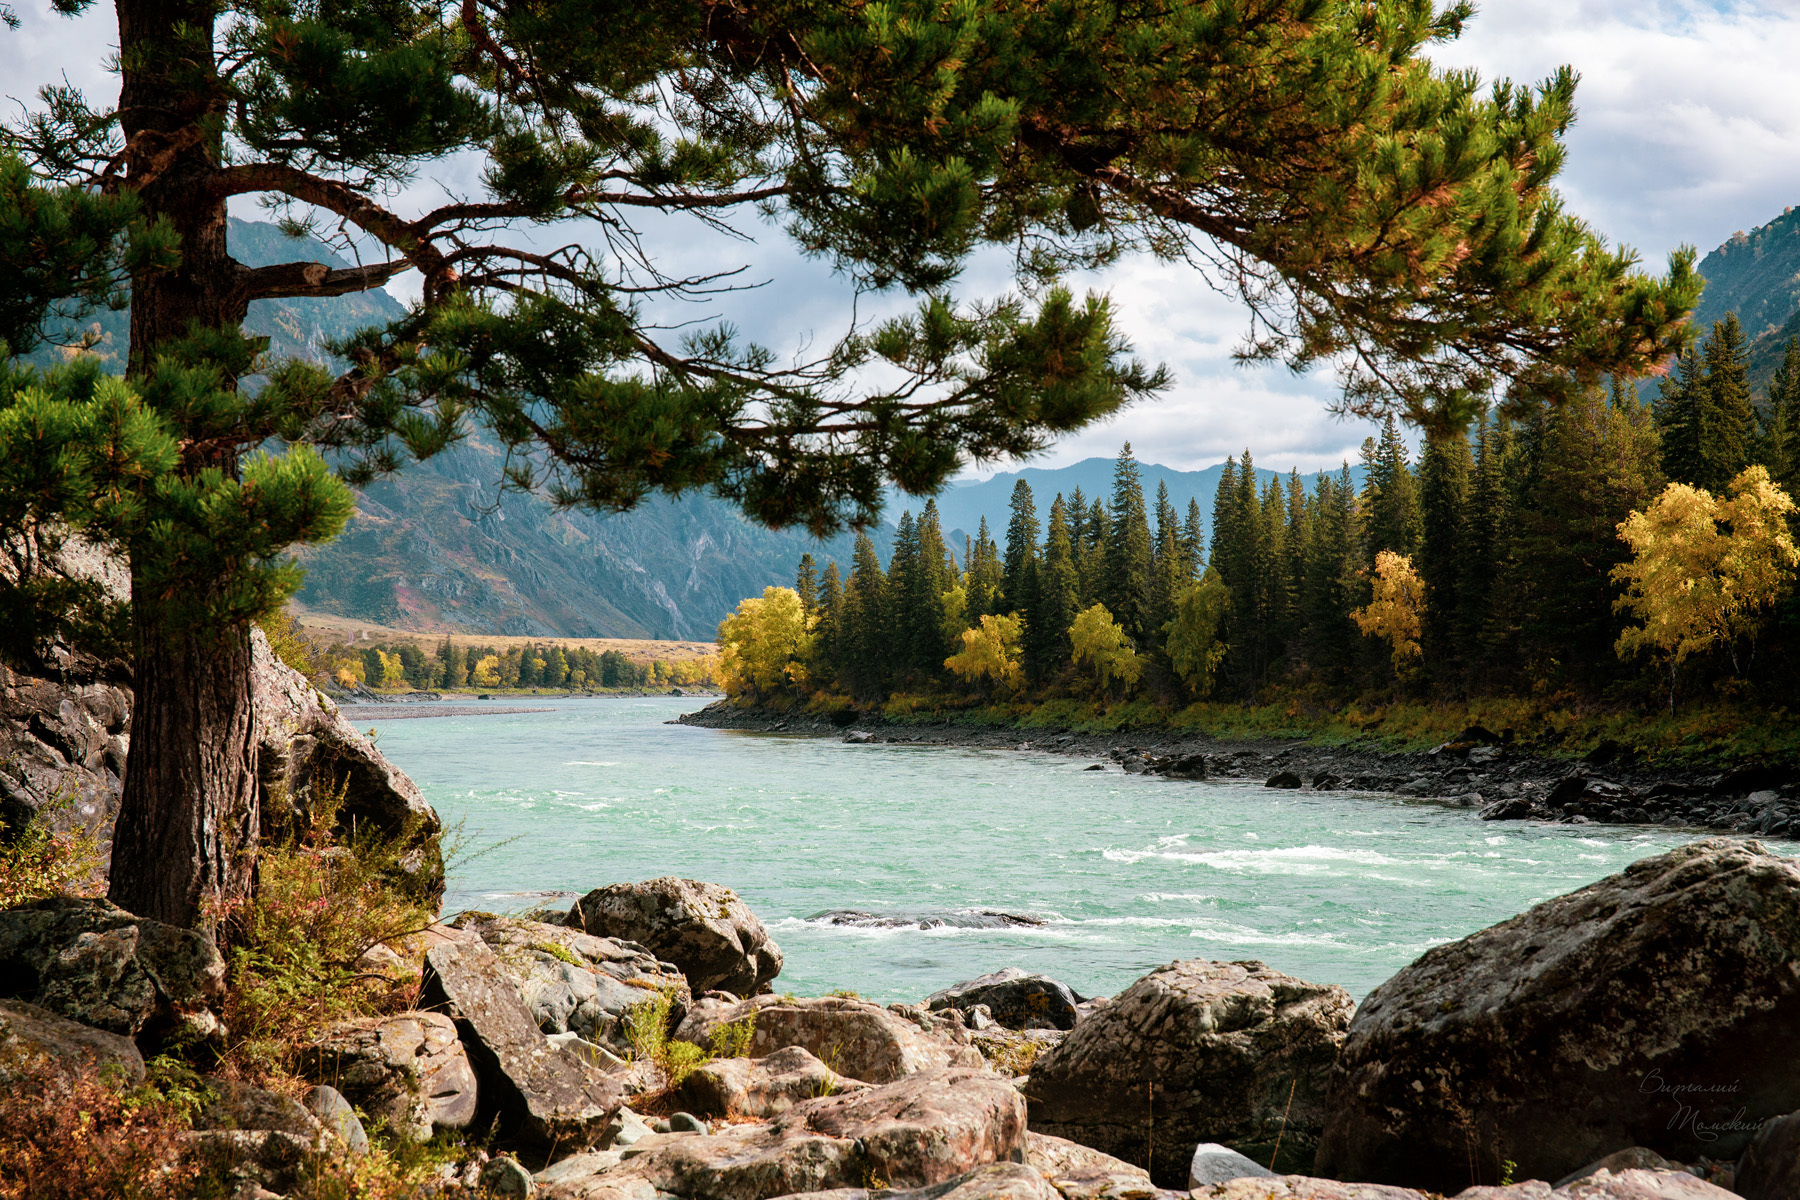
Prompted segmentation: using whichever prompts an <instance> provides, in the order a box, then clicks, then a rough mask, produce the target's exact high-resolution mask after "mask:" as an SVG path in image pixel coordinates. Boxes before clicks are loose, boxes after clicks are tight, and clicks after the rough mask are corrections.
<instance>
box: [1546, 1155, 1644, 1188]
mask: <svg viewBox="0 0 1800 1200" xmlns="http://www.w3.org/2000/svg"><path fill="white" fill-rule="evenodd" d="M1634 1167H1636V1168H1641V1169H1644V1170H1649V1171H1667V1170H1670V1169H1671V1165H1670V1163H1669V1160H1668V1159H1666V1158H1664V1157H1663V1156H1662V1155H1660V1154H1658V1153H1657V1152H1656V1151H1654V1150H1652V1149H1650V1148H1649V1147H1648V1146H1627V1147H1626V1148H1625V1149H1623V1150H1615V1151H1613V1152H1612V1153H1611V1154H1609V1155H1607V1156H1606V1157H1605V1158H1603V1159H1600V1160H1599V1161H1598V1162H1591V1163H1589V1164H1588V1165H1587V1166H1585V1167H1583V1168H1581V1169H1580V1170H1579V1171H1571V1172H1570V1173H1569V1174H1567V1175H1565V1176H1564V1177H1563V1178H1561V1179H1559V1180H1557V1181H1556V1182H1555V1183H1554V1184H1552V1185H1551V1186H1553V1187H1568V1186H1569V1185H1570V1184H1571V1183H1579V1182H1581V1181H1582V1180H1583V1179H1586V1178H1588V1177H1589V1176H1590V1175H1597V1174H1599V1173H1600V1172H1601V1171H1611V1172H1613V1173H1614V1174H1617V1173H1618V1172H1620V1171H1628V1170H1631V1169H1632V1168H1634Z"/></svg>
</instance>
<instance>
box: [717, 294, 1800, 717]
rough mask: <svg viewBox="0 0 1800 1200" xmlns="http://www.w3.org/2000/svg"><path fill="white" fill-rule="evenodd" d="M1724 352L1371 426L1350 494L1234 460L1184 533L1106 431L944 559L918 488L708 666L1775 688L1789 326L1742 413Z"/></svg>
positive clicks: (1285, 681)
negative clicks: (889, 548) (1648, 382)
mask: <svg viewBox="0 0 1800 1200" xmlns="http://www.w3.org/2000/svg"><path fill="white" fill-rule="evenodd" d="M1745 359H1746V345H1745V339H1744V337H1743V333H1742V330H1741V328H1740V327H1739V325H1738V323H1737V321H1736V319H1735V317H1727V318H1726V319H1725V320H1724V321H1721V322H1719V323H1718V324H1717V325H1715V326H1714V327H1713V330H1712V331H1711V335H1710V336H1709V337H1708V338H1706V339H1705V341H1704V343H1703V344H1701V345H1698V346H1696V348H1694V349H1693V350H1691V351H1690V352H1688V353H1687V354H1685V355H1683V356H1682V357H1681V358H1680V359H1679V360H1678V361H1677V363H1676V364H1675V367H1674V370H1673V371H1672V373H1671V375H1670V376H1669V377H1668V378H1667V379H1666V380H1665V382H1664V384H1663V387H1662V393H1661V396H1660V397H1659V399H1658V400H1657V401H1656V402H1655V404H1654V405H1652V404H1649V403H1646V402H1644V401H1643V400H1641V399H1640V397H1639V395H1638V392H1637V390H1636V389H1635V388H1634V387H1632V386H1630V385H1629V384H1625V383H1618V382H1615V383H1613V384H1612V385H1610V386H1608V387H1592V388H1589V389H1586V390H1585V391H1581V392H1579V393H1578V394H1576V395H1575V396H1574V397H1573V398H1572V399H1570V400H1569V401H1568V402H1566V403H1564V404H1562V405H1560V406H1557V407H1548V408H1545V409H1543V410H1542V411H1541V412H1539V413H1538V414H1537V415H1535V416H1533V417H1530V418H1529V419H1525V420H1522V421H1508V420H1505V419H1498V418H1497V419H1489V420H1482V421H1480V422H1478V423H1477V424H1476V426H1475V427H1474V428H1473V429H1472V430H1471V431H1470V432H1469V433H1468V434H1466V435H1446V436H1441V437H1435V438H1429V439H1427V440H1426V441H1425V442H1424V444H1423V446H1422V448H1421V450H1420V452H1419V453H1418V455H1417V456H1416V457H1415V456H1414V455H1412V454H1411V453H1410V451H1409V448H1408V446H1407V445H1406V442H1405V440H1404V439H1403V438H1402V436H1401V434H1400V431H1399V428H1398V426H1397V425H1396V423H1395V422H1394V421H1393V420H1391V419H1390V420H1389V421H1388V422H1387V423H1386V424H1385V425H1384V426H1383V427H1382V429H1381V431H1380V436H1379V437H1372V438H1370V439H1368V440H1366V441H1365V442H1364V444H1363V446H1362V449H1361V465H1362V468H1363V469H1362V474H1361V481H1360V484H1359V483H1358V482H1356V477H1355V476H1354V475H1353V474H1352V472H1351V471H1350V469H1349V467H1348V464H1346V465H1345V466H1344V468H1343V469H1342V470H1340V471H1337V472H1334V473H1320V474H1318V475H1316V476H1313V477H1310V478H1303V477H1302V476H1300V475H1299V474H1298V473H1297V472H1296V473H1293V474H1290V475H1288V476H1287V477H1285V478H1280V477H1277V478H1275V479H1273V480H1270V481H1268V482H1267V483H1264V484H1260V485H1259V483H1258V479H1257V473H1256V471H1255V469H1254V464H1253V460H1252V457H1251V454H1250V453H1249V452H1248V451H1246V452H1245V453H1244V455H1243V456H1242V457H1241V458H1233V459H1231V460H1229V461H1228V462H1227V463H1226V466H1225V470H1224V473H1223V475H1222V477H1221V478H1220V481H1219V485H1218V490H1217V493H1216V495H1215V497H1214V500H1213V506H1212V521H1211V523H1210V529H1211V543H1212V544H1211V545H1210V546H1208V545H1207V544H1206V538H1205V536H1204V532H1203V530H1204V527H1203V523H1202V520H1201V512H1200V507H1199V504H1198V503H1197V502H1190V503H1189V505H1188V507H1187V509H1186V511H1185V512H1177V511H1176V509H1175V507H1174V506H1173V504H1171V502H1170V500H1169V496H1168V492H1167V489H1166V487H1161V486H1159V488H1158V489H1157V494H1156V496H1155V497H1154V499H1153V500H1151V501H1147V500H1146V497H1145V495H1144V491H1143V487H1142V484H1141V479H1140V474H1139V470H1138V465H1137V463H1136V461H1135V460H1134V458H1133V456H1132V453H1131V447H1130V446H1129V444H1127V445H1126V447H1125V448H1124V450H1123V451H1122V452H1121V454H1120V455H1119V458H1118V462H1117V465H1116V467H1115V470H1114V476H1113V484H1112V492H1111V495H1110V496H1106V497H1100V496H1095V497H1088V496H1085V495H1083V494H1082V493H1081V491H1080V490H1076V491H1075V492H1074V493H1073V494H1072V495H1068V496H1064V495H1062V494H1060V493H1059V494H1057V495H1056V496H1054V497H1053V498H1052V499H1051V500H1050V502H1049V504H1048V506H1047V507H1045V506H1044V505H1043V498H1042V497H1040V496H1037V495H1034V494H1033V492H1032V490H1031V488H1030V486H1029V485H1028V484H1027V483H1025V481H1023V480H1020V481H1019V483H1018V484H1017V485H1016V487H1015V488H1014V491H1013V495H1012V501H1011V515H1010V520H1009V521H1008V524H1007V527H1006V529H1005V530H1004V531H1002V532H1001V535H1000V539H999V540H998V541H997V540H996V539H995V537H994V535H993V532H992V531H990V530H989V528H988V526H987V522H986V520H985V519H983V521H982V523H981V526H980V528H979V529H977V531H976V532H975V533H974V535H973V536H972V537H969V538H967V539H965V542H964V545H963V546H962V547H959V548H954V549H953V548H952V547H951V546H949V545H947V544H946V539H945V534H944V531H943V529H942V528H941V526H940V523H939V518H938V514H937V509H936V505H935V504H934V503H932V502H930V501H928V502H927V503H926V505H925V506H924V510H923V512H922V513H920V514H918V515H917V516H915V515H914V514H912V513H911V512H908V513H905V514H903V515H902V517H901V518H900V522H899V525H898V528H897V531H896V533H895V537H894V547H893V554H892V556H891V558H890V560H889V561H888V563H887V564H886V565H885V566H883V564H882V563H881V562H880V561H879V558H878V556H877V555H876V552H875V548H874V545H873V543H872V542H871V541H870V540H869V539H868V538H867V537H863V538H861V539H859V540H858V542H857V544H856V548H855V552H854V556H853V559H852V561H851V562H850V563H849V564H847V567H844V566H840V564H838V563H836V562H831V563H828V564H826V565H825V567H824V568H823V570H820V569H819V567H818V565H817V564H816V563H815V562H814V561H813V560H812V558H811V556H810V555H809V556H807V557H806V558H803V559H802V560H801V563H800V565H799V569H798V572H797V578H796V583H795V587H794V588H793V589H786V588H772V589H769V590H768V591H767V592H765V593H764V595H763V596H762V597H758V598H751V599H748V600H746V601H745V602H744V603H743V604H741V605H740V606H739V608H738V610H737V611H736V612H735V613H734V614H733V615H732V616H730V617H729V618H727V619H726V621H725V622H724V623H723V624H722V625H721V627H720V638H719V640H720V648H721V657H722V666H721V674H722V678H723V681H724V683H725V686H726V688H727V690H728V691H730V692H731V693H732V694H734V695H737V696H740V697H746V698H749V699H753V700H770V699H774V698H776V697H780V696H786V697H789V698H793V697H803V698H804V697H811V696H815V695H819V694H827V695H830V694H837V693H841V694H843V695H844V696H847V697H848V698H850V699H852V700H854V701H856V702H859V703H867V702H872V701H880V700H884V699H886V698H888V697H890V696H892V695H894V694H896V693H917V694H923V695H933V694H944V693H947V692H962V693H965V694H970V695H979V696H989V697H992V696H997V695H998V696H1008V697H1012V698H1025V699H1034V698H1037V699H1042V698H1049V697H1063V696H1073V697H1089V698H1095V699H1109V700H1116V699H1121V698H1124V697H1125V696H1127V695H1136V696H1141V697H1150V698H1154V699H1156V700H1159V701H1163V702H1170V703H1179V702H1184V701H1191V700H1195V699H1200V698H1203V697H1211V698H1213V699H1218V700H1242V701H1246V702H1255V701H1258V700H1261V699H1264V698H1266V697H1267V696H1268V695H1270V694H1272V693H1275V692H1284V691H1295V690H1299V691H1304V692H1305V693H1306V694H1308V695H1310V696H1312V697H1314V698H1317V699H1319V700H1321V701H1327V702H1331V703H1335V704H1343V703H1346V702H1349V701H1351V700H1354V699H1357V698H1359V697H1369V696H1371V695H1375V696H1380V697H1389V698H1392V697H1399V696H1407V697H1414V698H1431V699H1441V700H1457V699H1466V698H1471V697H1476V696H1493V695H1528V696H1544V695H1553V694H1560V695H1565V696H1569V697H1574V698H1580V699H1584V700H1600V701H1612V702H1628V703H1629V702H1649V701H1652V700H1654V701H1656V702H1658V703H1661V702H1667V703H1668V704H1670V705H1673V704H1674V702H1675V700H1676V697H1677V695H1678V694H1680V695H1691V694H1699V693H1700V692H1701V691H1703V690H1710V691H1719V692H1723V693H1724V694H1725V695H1727V696H1730V697H1735V698H1740V699H1742V698H1757V697H1759V696H1764V695H1766V696H1767V698H1769V699H1771V700H1773V699H1777V698H1778V697H1777V696H1776V695H1775V693H1777V692H1787V691H1791V689H1792V685H1793V682H1794V680H1795V679H1796V678H1800V593H1797V591H1796V588H1795V582H1794V568H1795V563H1796V561H1800V554H1796V552H1795V549H1794V540H1793V539H1794V533H1795V530H1796V528H1797V525H1796V521H1795V518H1794V515H1793V511H1792V510H1793V505H1792V502H1791V501H1790V499H1789V497H1790V496H1792V495H1794V494H1796V493H1797V492H1800V342H1793V343H1790V344H1789V345H1788V347H1787V349H1786V357H1785V361H1784V363H1783V365H1782V367H1781V369H1780V370H1779V371H1778V372H1777V374H1776V376H1775V378H1774V381H1773V383H1772V384H1771V386H1770V388H1769V390H1768V393H1767V395H1766V396H1765V397H1764V398H1763V399H1762V401H1761V402H1760V403H1758V402H1756V401H1755V400H1754V399H1753V396H1752V392H1751V388H1750V384H1749V381H1748V378H1747V373H1746V363H1745ZM957 550H960V554H959V553H957V552H956V551H957ZM1789 698H1791V697H1789Z"/></svg>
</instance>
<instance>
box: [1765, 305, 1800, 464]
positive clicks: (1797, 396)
mask: <svg viewBox="0 0 1800 1200" xmlns="http://www.w3.org/2000/svg"><path fill="white" fill-rule="evenodd" d="M1764 412H1765V414H1766V415H1765V417H1764V423H1763V438H1762V444H1763V461H1764V463H1765V465H1767V466H1768V468H1769V475H1770V476H1771V477H1772V478H1773V479H1774V480H1775V482H1776V483H1777V484H1779V485H1780V486H1781V487H1782V488H1783V489H1784V490H1786V491H1787V493H1788V495H1789V496H1800V338H1789V339H1788V343H1787V349H1786V351H1785V353H1784V354H1783V355H1782V361H1781V365H1780V366H1778V367H1776V368H1775V375H1774V377H1773V378H1772V379H1771V380H1770V381H1769V394H1768V403H1767V404H1766V405H1765V407H1764Z"/></svg>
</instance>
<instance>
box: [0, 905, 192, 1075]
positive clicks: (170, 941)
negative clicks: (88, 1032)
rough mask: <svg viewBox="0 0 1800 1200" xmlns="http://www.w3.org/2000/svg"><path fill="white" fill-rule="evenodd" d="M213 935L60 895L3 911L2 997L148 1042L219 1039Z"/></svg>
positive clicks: (0, 926)
mask: <svg viewBox="0 0 1800 1200" xmlns="http://www.w3.org/2000/svg"><path fill="white" fill-rule="evenodd" d="M224 987H225V960H224V959H223V958H221V957H220V956H219V950H218V947H217V946H215V945H214V944H213V941H212V939H211V938H209V937H207V936H206V935H205V934H203V933H199V932H196V931H195V930H192V929H178V928H176V927H175V926H173V925H164V924H163V923H161V922H160V921H151V920H147V919H145V918H141V917H134V916H132V915H131V914H130V913H128V912H126V911H125V910H124V909H122V908H120V907H118V906H117V905H115V904H112V903H110V902H108V901H106V900H82V899H72V898H64V897H59V898H55V899H50V900H39V901H35V902H34V903H31V904H27V905H24V906H23V907H20V908H14V909H8V910H7V911H5V912H0V991H5V992H10V993H11V994H13V995H16V996H18V997H20V998H21V999H24V1000H28V1001H30V1002H31V1003H33V1004H37V1005H40V1006H42V1007H44V1008H47V1009H49V1010H51V1011H52V1012H55V1013H58V1014H60V1015H62V1016H64V1017H67V1018H69V1019H70V1020H72V1021H79V1022H81V1023H82V1024H83V1025H91V1026H93V1027H95V1028H96V1029H104V1030H107V1031H108V1032H111V1033H117V1034H122V1035H124V1036H126V1037H131V1038H137V1039H139V1040H140V1041H141V1042H144V1043H145V1044H146V1045H151V1044H154V1043H156V1042H157V1041H158V1040H160V1039H161V1038H162V1037H163V1036H164V1035H166V1034H169V1033H171V1032H172V1031H174V1030H176V1029H178V1028H179V1029H181V1030H182V1031H184V1032H185V1033H187V1034H189V1035H193V1036H210V1035H211V1034H212V1033H214V1032H215V1031H216V1030H217V1029H218V1019H217V1018H216V1017H214V1016H213V1014H212V1011H211V1009H210V1008H209V1007H208V1006H209V1005H210V1004H211V1003H212V1002H213V1001H215V1000H217V999H218V998H219V997H220V996H221V995H222V994H223V992H224Z"/></svg>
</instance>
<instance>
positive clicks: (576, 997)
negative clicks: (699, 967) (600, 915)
mask: <svg viewBox="0 0 1800 1200" xmlns="http://www.w3.org/2000/svg"><path fill="white" fill-rule="evenodd" d="M451 924H452V925H453V926H454V927H455V928H457V929H462V930H467V931H469V932H472V933H475V934H476V935H478V936H479V937H480V938H481V940H482V941H484V942H486V943H487V945H488V946H489V948H491V949H492V950H493V951H494V955H495V957H496V958H497V959H499V961H500V965H501V967H502V968H503V969H504V970H505V971H506V973H507V975H508V976H509V977H510V978H511V979H512V981H513V983H514V984H515V985H517V987H518V989H519V994H520V995H521V996H522V997H523V998H524V1001H525V1005H526V1007H527V1008H529V1009H531V1015H532V1017H533V1019H535V1020H536V1021H537V1026H538V1028H539V1029H541V1030H543V1031H544V1032H545V1033H576V1034H580V1035H581V1036H582V1037H583V1038H585V1039H587V1040H588V1041H590V1042H594V1043H597V1044H599V1045H602V1046H606V1047H608V1048H609V1049H611V1050H613V1051H615V1052H617V1053H619V1054H624V1053H626V1052H627V1050H628V1049H629V1043H628V1041H627V1038H626V1031H625V1028H624V1018H625V1014H626V1013H627V1012H628V1011H629V1010H630V1009H631V1008H632V1007H633V1006H634V1005H639V1004H642V1003H644V1001H646V1000H648V999H653V998H654V997H655V996H656V995H657V993H659V992H667V993H668V994H669V996H670V999H671V1005H670V1019H671V1020H672V1021H679V1020H680V1019H681V1018H682V1017H683V1016H685V1015H686V1014H687V1009H688V1006H689V1005H690V1004H691V1003H692V1002H693V998H692V996H691V994H690V993H689V991H688V985H687V980H686V979H685V978H683V977H682V974H681V972H680V971H678V970H676V969H675V967H674V965H673V964H671V963H666V962H661V961H659V960H658V959H657V957H656V956H655V955H654V954H651V953H649V952H648V951H647V950H645V949H644V948H643V947H642V946H639V945H636V944H634V943H631V942H621V941H618V940H617V939H614V938H602V937H594V936H593V935H592V934H587V933H583V932H582V931H581V930H579V929H571V928H569V927H567V926H565V925H545V924H542V923H540V922H537V921H525V920H520V919H518V918H515V917H499V916H495V915H494V914H492V913H464V914H462V915H461V916H459V917H458V918H457V919H456V920H455V921H453V922H452V923H451Z"/></svg>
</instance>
